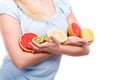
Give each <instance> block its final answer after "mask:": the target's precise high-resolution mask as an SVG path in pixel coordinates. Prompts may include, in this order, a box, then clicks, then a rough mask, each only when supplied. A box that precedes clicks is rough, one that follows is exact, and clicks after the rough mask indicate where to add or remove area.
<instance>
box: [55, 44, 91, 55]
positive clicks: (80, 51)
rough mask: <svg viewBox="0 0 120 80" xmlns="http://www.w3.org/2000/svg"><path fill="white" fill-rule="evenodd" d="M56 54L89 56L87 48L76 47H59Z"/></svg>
mask: <svg viewBox="0 0 120 80" xmlns="http://www.w3.org/2000/svg"><path fill="white" fill-rule="evenodd" d="M57 53H58V54H59V53H60V54H64V55H69V56H83V55H88V54H89V47H88V46H81V47H77V46H67V45H62V46H60V48H59V50H58V52H57Z"/></svg>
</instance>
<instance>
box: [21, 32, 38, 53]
mask: <svg viewBox="0 0 120 80" xmlns="http://www.w3.org/2000/svg"><path fill="white" fill-rule="evenodd" d="M37 36H38V35H36V34H35V33H31V32H29V33H24V34H23V35H22V36H21V37H20V39H19V44H20V47H21V48H22V49H23V50H24V51H27V52H31V51H32V48H30V46H29V42H31V41H32V39H33V38H35V37H37Z"/></svg>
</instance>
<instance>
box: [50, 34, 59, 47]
mask: <svg viewBox="0 0 120 80" xmlns="http://www.w3.org/2000/svg"><path fill="white" fill-rule="evenodd" d="M51 40H52V42H53V43H55V44H57V45H60V43H59V41H58V40H57V39H56V38H55V37H53V36H52V37H51Z"/></svg>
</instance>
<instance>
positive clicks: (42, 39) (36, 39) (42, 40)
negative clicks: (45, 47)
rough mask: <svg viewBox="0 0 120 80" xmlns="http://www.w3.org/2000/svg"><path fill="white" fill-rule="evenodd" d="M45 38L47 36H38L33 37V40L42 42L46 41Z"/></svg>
mask: <svg viewBox="0 0 120 80" xmlns="http://www.w3.org/2000/svg"><path fill="white" fill-rule="evenodd" d="M44 38H45V36H38V37H35V38H33V39H32V41H34V42H36V43H38V44H40V43H43V42H44Z"/></svg>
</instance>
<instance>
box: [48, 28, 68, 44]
mask: <svg viewBox="0 0 120 80" xmlns="http://www.w3.org/2000/svg"><path fill="white" fill-rule="evenodd" d="M47 36H48V37H55V39H57V40H58V41H59V42H60V43H64V42H65V41H66V40H67V35H66V34H65V33H64V32H62V31H60V30H57V29H52V30H49V31H48V33H47Z"/></svg>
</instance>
